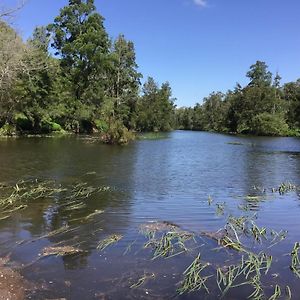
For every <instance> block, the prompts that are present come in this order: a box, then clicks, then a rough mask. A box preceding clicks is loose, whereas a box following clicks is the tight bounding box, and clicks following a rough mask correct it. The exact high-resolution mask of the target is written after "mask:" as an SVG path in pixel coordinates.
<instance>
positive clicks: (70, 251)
mask: <svg viewBox="0 0 300 300" xmlns="http://www.w3.org/2000/svg"><path fill="white" fill-rule="evenodd" d="M82 252H83V251H82V250H80V249H77V248H74V247H72V246H63V247H46V248H44V249H43V253H42V254H41V255H42V256H43V257H45V256H69V255H74V254H79V253H82Z"/></svg>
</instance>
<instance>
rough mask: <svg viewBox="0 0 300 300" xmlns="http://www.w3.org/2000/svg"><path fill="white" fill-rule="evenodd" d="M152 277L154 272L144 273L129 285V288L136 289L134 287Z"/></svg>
mask: <svg viewBox="0 0 300 300" xmlns="http://www.w3.org/2000/svg"><path fill="white" fill-rule="evenodd" d="M154 278H155V274H154V273H151V274H144V275H143V276H142V277H141V278H139V280H138V281H137V282H136V283H134V284H133V285H131V286H130V288H131V289H136V288H138V287H140V286H141V285H143V284H144V283H145V282H146V281H147V280H149V279H154Z"/></svg>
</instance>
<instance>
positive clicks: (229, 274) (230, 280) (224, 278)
mask: <svg viewBox="0 0 300 300" xmlns="http://www.w3.org/2000/svg"><path fill="white" fill-rule="evenodd" d="M243 272H244V270H243V268H242V266H241V265H237V266H235V265H232V266H230V267H229V268H228V270H226V271H224V270H222V268H218V269H217V284H218V287H219V289H220V291H221V292H222V297H224V296H225V294H226V293H227V292H228V290H229V289H231V288H236V287H239V286H242V285H245V284H249V281H246V282H242V283H239V284H235V282H236V281H237V279H238V278H239V277H240V276H241V275H243Z"/></svg>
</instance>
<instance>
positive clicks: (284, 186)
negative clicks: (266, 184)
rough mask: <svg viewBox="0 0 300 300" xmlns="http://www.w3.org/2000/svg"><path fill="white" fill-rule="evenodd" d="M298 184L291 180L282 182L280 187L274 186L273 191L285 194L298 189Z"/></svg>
mask: <svg viewBox="0 0 300 300" xmlns="http://www.w3.org/2000/svg"><path fill="white" fill-rule="evenodd" d="M296 190H297V186H296V185H294V184H292V183H291V182H282V183H281V184H280V185H279V187H278V188H272V192H273V193H275V192H278V193H279V194H280V195H284V194H286V193H288V192H292V191H296Z"/></svg>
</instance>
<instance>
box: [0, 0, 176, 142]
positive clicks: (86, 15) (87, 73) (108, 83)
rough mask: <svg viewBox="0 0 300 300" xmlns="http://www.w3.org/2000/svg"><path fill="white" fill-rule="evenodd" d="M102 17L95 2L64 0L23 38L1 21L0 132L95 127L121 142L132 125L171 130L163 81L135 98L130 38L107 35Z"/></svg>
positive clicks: (168, 96)
mask: <svg viewBox="0 0 300 300" xmlns="http://www.w3.org/2000/svg"><path fill="white" fill-rule="evenodd" d="M103 21H104V18H103V17H102V16H101V15H100V14H99V13H98V12H97V10H96V7H95V5H94V0H69V1H68V4H67V5H66V6H65V7H63V8H62V9H61V10H60V12H59V15H58V16H57V17H56V18H55V19H54V21H53V23H52V24H50V25H48V26H42V27H37V28H36V29H35V30H34V32H33V35H32V37H31V38H30V39H29V40H28V41H27V42H26V43H24V42H22V39H21V38H20V37H19V36H18V35H17V33H16V32H15V31H14V29H13V28H11V27H10V26H9V25H8V24H6V23H4V22H0V83H1V88H0V126H3V129H2V134H12V133H15V132H16V130H17V132H24V131H26V132H27V131H30V132H33V133H50V132H63V131H64V130H67V131H73V132H75V133H82V132H84V133H91V132H94V131H95V130H96V131H98V132H99V131H100V133H101V134H103V140H104V141H105V142H108V143H121V144H122V143H127V142H128V141H129V140H131V139H132V138H133V137H134V135H133V134H132V132H131V131H136V130H140V131H141V130H147V131H151V130H155V131H156V130H160V131H161V130H171V129H172V128H173V126H174V104H173V101H174V100H173V99H171V88H170V86H169V84H168V83H164V84H163V85H162V86H161V87H157V90H156V91H155V92H153V93H152V92H151V91H150V90H149V93H148V92H146V93H145V94H144V95H143V96H140V86H141V83H140V79H141V78H142V74H140V73H139V71H138V66H137V63H136V54H135V48H134V44H133V42H131V41H127V40H126V39H125V37H124V35H122V34H120V35H119V36H118V38H117V39H116V40H115V41H110V39H109V37H108V34H107V32H106V30H105V28H104V24H103ZM50 48H51V51H49V50H50ZM52 53H54V54H55V56H56V57H57V58H54V57H53V56H52ZM153 82H154V80H153ZM145 86H147V84H146V85H145ZM151 93H152V94H151Z"/></svg>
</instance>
